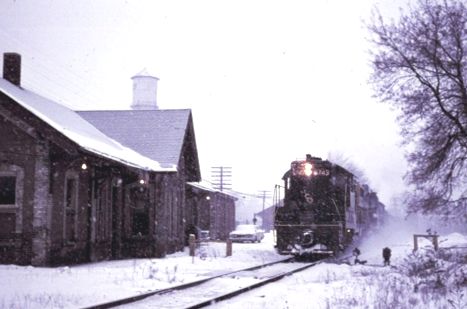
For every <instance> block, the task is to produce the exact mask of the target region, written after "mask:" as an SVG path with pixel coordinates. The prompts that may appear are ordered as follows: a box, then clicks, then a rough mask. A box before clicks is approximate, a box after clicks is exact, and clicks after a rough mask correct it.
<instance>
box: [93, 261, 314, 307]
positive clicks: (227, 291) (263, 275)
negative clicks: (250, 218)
mask: <svg viewBox="0 0 467 309" xmlns="http://www.w3.org/2000/svg"><path fill="white" fill-rule="evenodd" d="M293 261H294V259H293V258H287V259H284V260H280V261H277V262H272V263H268V264H264V265H258V266H254V267H249V268H246V269H241V270H237V271H232V272H228V273H224V274H220V275H217V276H213V277H210V278H205V279H202V280H198V281H194V282H190V283H187V284H183V285H177V286H174V287H170V288H167V289H161V290H155V291H151V292H146V293H144V294H139V295H135V296H132V297H127V298H123V299H119V300H114V301H111V302H107V303H101V304H97V305H94V306H90V307H86V308H85V309H104V308H114V307H117V306H122V307H126V306H125V305H128V308H130V307H131V308H202V307H204V306H207V305H211V304H213V303H216V302H219V301H222V300H225V299H229V298H232V297H234V296H237V295H240V294H242V293H245V292H247V291H249V290H252V289H255V288H259V287H261V286H264V285H266V284H269V283H271V282H274V281H277V280H279V279H282V278H284V277H285V276H288V275H291V274H293V273H295V272H299V271H302V270H304V269H307V268H310V267H312V266H314V265H315V264H316V263H318V262H314V263H291V262H293ZM232 280H235V281H234V283H235V284H233V283H232ZM232 286H236V287H234V288H232Z"/></svg>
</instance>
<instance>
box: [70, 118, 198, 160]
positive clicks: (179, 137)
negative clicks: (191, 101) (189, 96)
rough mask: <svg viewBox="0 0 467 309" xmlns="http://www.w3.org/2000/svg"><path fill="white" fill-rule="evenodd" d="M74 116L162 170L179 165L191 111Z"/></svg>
mask: <svg viewBox="0 0 467 309" xmlns="http://www.w3.org/2000/svg"><path fill="white" fill-rule="evenodd" d="M78 114H79V115H80V116H82V117H83V118H84V119H86V120H87V121H89V122H90V123H92V124H93V125H94V126H96V127H97V128H98V129H99V130H101V131H102V132H104V133H105V134H107V135H108V136H110V137H112V138H113V139H115V140H117V141H119V142H120V143H122V144H123V145H125V146H127V147H130V148H131V149H133V150H135V151H137V152H138V153H141V154H142V155H144V156H147V157H148V158H151V159H153V160H156V161H157V162H159V163H160V164H161V166H163V167H164V166H177V165H178V163H179V160H180V155H181V152H182V146H183V141H184V139H185V133H186V130H187V126H188V124H189V118H190V115H191V110H189V109H176V110H175V109H174V110H116V111H80V112H78Z"/></svg>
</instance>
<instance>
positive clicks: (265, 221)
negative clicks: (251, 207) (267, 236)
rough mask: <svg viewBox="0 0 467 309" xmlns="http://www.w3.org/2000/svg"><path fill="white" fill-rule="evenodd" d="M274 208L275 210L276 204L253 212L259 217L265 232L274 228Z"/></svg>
mask: <svg viewBox="0 0 467 309" xmlns="http://www.w3.org/2000/svg"><path fill="white" fill-rule="evenodd" d="M275 210H276V206H275V205H273V206H270V207H268V208H265V209H264V210H262V211H260V212H258V213H256V214H255V216H256V217H259V218H260V219H261V221H260V222H261V224H260V226H261V228H262V229H264V230H265V231H266V232H269V231H271V230H273V229H274V214H275Z"/></svg>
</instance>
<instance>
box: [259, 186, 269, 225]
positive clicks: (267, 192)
mask: <svg viewBox="0 0 467 309" xmlns="http://www.w3.org/2000/svg"><path fill="white" fill-rule="evenodd" d="M259 192H260V194H261V195H259V196H258V197H261V198H263V211H262V214H263V215H262V216H261V218H262V219H263V220H261V221H262V223H261V225H262V228H263V229H264V218H266V216H265V214H264V206H265V204H266V197H268V198H269V197H270V196H269V193H270V191H267V190H262V191H259Z"/></svg>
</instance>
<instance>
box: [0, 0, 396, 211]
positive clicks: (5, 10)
mask: <svg viewBox="0 0 467 309" xmlns="http://www.w3.org/2000/svg"><path fill="white" fill-rule="evenodd" d="M402 3H405V1H402V0H400V1H399V0H398V1H391V0H380V1H370V0H359V1H347V0H340V1H338V0H328V1H325V0H322V1H291V0H284V1H271V0H268V1H253V0H247V1H242V0H236V1H222V0H213V1H131V0H127V1H120V0H107V1H95V0H80V1H51V0H49V1H46V0H43V1H37V0H16V1H14V0H1V1H0V11H1V12H2V17H1V18H0V52H2V53H3V52H18V53H20V54H21V55H22V62H23V71H22V85H23V86H24V87H25V88H28V89H30V90H33V91H35V92H37V93H40V94H42V95H44V96H46V97H49V98H51V99H54V100H55V101H58V102H61V103H63V104H66V105H68V106H70V107H72V108H73V109H128V108H129V106H130V104H131V100H132V81H131V76H133V75H135V74H136V73H138V72H139V71H141V70H142V69H143V68H146V69H147V70H148V71H149V72H150V73H151V74H153V75H155V76H157V77H158V78H159V79H160V81H159V88H158V99H157V100H158V105H159V107H160V108H161V109H174V108H190V109H192V112H193V117H194V125H195V134H196V142H197V146H198V153H199V158H200V164H201V169H202V177H203V178H204V179H206V180H210V179H211V167H212V166H229V167H232V171H233V179H232V181H233V188H234V189H235V190H238V191H241V192H246V193H253V194H254V193H258V192H259V191H260V190H269V191H271V194H272V191H273V190H274V185H275V184H280V183H281V177H282V175H283V174H284V172H285V171H286V170H287V169H288V168H289V165H290V162H291V161H292V160H295V159H297V158H304V157H305V155H306V154H307V153H310V154H312V155H315V156H321V157H323V158H326V157H327V155H328V153H329V152H333V153H336V152H337V153H341V154H343V155H344V156H345V157H348V158H350V159H351V160H352V161H353V162H354V163H355V164H357V165H358V166H360V167H361V168H362V169H363V170H364V172H365V173H366V175H367V177H368V178H369V179H370V182H371V186H372V187H373V188H374V190H375V191H377V192H378V193H379V195H380V198H381V199H382V200H383V202H385V203H389V201H390V199H391V197H392V196H393V195H394V194H397V193H398V192H400V191H401V190H402V188H403V184H402V179H401V177H402V175H403V174H404V170H405V163H404V158H403V152H402V150H401V147H400V146H399V142H400V138H399V134H398V132H399V127H398V125H397V123H396V122H395V115H394V113H393V112H391V111H390V109H389V107H388V106H387V105H384V104H382V103H378V101H377V100H376V99H375V98H372V89H371V86H370V85H369V84H368V79H369V74H370V68H369V61H370V57H369V53H368V51H369V48H370V47H369V45H368V44H367V40H366V39H367V37H368V32H367V30H366V28H365V26H364V24H363V21H364V20H368V18H369V17H370V15H371V11H372V9H373V8H374V6H375V5H377V6H378V7H379V9H380V11H381V12H382V13H383V14H384V15H387V16H395V14H396V13H397V11H398V7H399V6H400V5H401V4H402Z"/></svg>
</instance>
